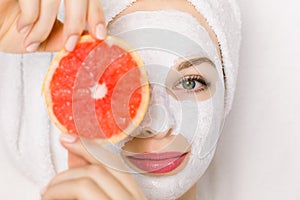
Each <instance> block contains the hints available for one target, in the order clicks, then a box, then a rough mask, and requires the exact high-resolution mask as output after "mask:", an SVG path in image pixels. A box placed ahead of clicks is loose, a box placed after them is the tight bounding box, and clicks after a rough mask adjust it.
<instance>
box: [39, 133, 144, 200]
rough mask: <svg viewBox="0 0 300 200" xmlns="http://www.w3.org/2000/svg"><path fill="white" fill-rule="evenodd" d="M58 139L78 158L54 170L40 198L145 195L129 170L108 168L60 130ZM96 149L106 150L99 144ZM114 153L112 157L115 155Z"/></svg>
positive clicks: (132, 196)
mask: <svg viewBox="0 0 300 200" xmlns="http://www.w3.org/2000/svg"><path fill="white" fill-rule="evenodd" d="M65 136H66V137H65ZM64 141H65V142H64ZM61 143H62V145H63V146H64V147H65V148H66V149H67V150H68V151H69V152H71V153H72V154H73V155H75V156H76V157H77V159H79V160H81V162H77V164H78V165H77V166H75V165H74V164H73V166H72V167H73V168H71V169H69V170H66V171H64V172H61V173H59V174H57V175H56V176H55V177H54V178H53V179H52V180H51V181H50V183H49V184H48V186H47V188H46V190H45V192H44V193H43V195H42V199H43V200H50V199H78V200H86V199H128V200H132V199H137V200H138V199H146V198H145V196H144V195H143V193H142V192H141V190H140V189H139V187H138V186H137V184H136V182H135V180H134V179H133V177H132V176H131V175H130V174H129V173H126V172H120V171H117V170H114V169H110V168H108V167H106V166H104V165H103V164H101V163H100V162H99V161H97V160H96V159H95V158H94V157H93V156H91V155H90V154H89V153H88V152H87V151H86V150H85V148H84V147H83V146H82V144H81V142H80V140H79V139H78V138H72V137H70V136H69V137H68V135H66V134H63V136H62V137H61ZM99 148H101V147H99ZM100 150H101V151H105V152H107V151H106V150H104V149H103V148H101V149H100ZM114 156H115V157H114V158H112V159H116V158H117V156H116V155H114ZM73 158H74V157H73ZM118 159H119V158H118ZM79 163H81V164H79ZM119 163H121V162H119ZM69 164H70V163H69ZM78 166H80V167H78Z"/></svg>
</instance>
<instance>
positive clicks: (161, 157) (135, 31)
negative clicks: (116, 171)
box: [107, 10, 224, 199]
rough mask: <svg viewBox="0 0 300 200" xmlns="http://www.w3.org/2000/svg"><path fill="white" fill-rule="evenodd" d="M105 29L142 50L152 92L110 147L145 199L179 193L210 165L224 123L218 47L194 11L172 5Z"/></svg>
mask: <svg viewBox="0 0 300 200" xmlns="http://www.w3.org/2000/svg"><path fill="white" fill-rule="evenodd" d="M109 34H110V35H114V36H117V37H119V38H122V39H124V40H125V41H127V42H128V43H129V44H131V45H132V46H133V47H134V49H135V51H137V53H138V54H139V55H140V56H141V58H142V60H143V61H144V64H145V68H146V70H147V73H148V76H149V82H150V88H151V97H150V102H149V107H148V110H147V113H146V115H145V118H144V119H143V121H142V123H141V124H140V126H139V127H138V128H137V129H136V130H135V132H134V133H133V134H132V136H131V137H128V138H127V139H125V140H124V141H121V142H119V143H117V144H114V145H112V146H110V147H107V148H108V149H110V150H112V151H114V152H115V153H117V154H119V155H120V156H121V157H122V159H123V161H124V163H125V165H126V166H127V167H128V169H127V170H128V171H129V172H130V173H131V174H132V175H133V176H134V177H135V179H136V181H137V183H138V184H139V185H140V187H141V189H142V190H143V191H144V193H145V194H146V196H147V197H148V198H149V199H174V198H178V197H180V196H181V195H183V194H184V193H185V192H186V191H187V190H189V189H190V188H191V187H192V186H193V185H194V184H195V183H196V182H197V181H198V180H199V178H200V177H201V176H202V175H203V173H204V171H205V170H206V168H207V167H208V165H209V163H210V161H211V159H212V156H213V153H214V150H215V147H216V142H217V140H218V137H219V133H220V130H221V128H222V125H223V116H224V81H223V72H222V64H221V61H220V57H219V54H218V49H217V47H216V45H215V44H214V42H213V41H212V40H211V38H210V36H209V34H208V32H207V30H206V29H205V28H204V27H203V26H201V24H200V23H199V22H198V21H197V20H196V19H195V18H194V17H192V16H191V15H190V14H187V13H183V12H178V11H175V10H168V11H151V12H150V11H143V12H133V13H130V14H128V15H124V16H122V17H120V18H119V19H118V20H116V21H114V22H113V23H112V24H110V26H109ZM108 165H109V164H108ZM111 167H113V168H116V166H111Z"/></svg>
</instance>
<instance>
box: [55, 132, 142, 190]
mask: <svg viewBox="0 0 300 200" xmlns="http://www.w3.org/2000/svg"><path fill="white" fill-rule="evenodd" d="M60 141H61V143H62V145H63V146H64V147H65V148H66V149H67V150H68V151H69V152H72V153H73V154H76V155H78V156H80V157H82V158H84V159H85V160H86V161H88V162H89V163H91V164H101V162H103V163H104V165H105V166H106V165H107V163H113V164H110V165H109V166H114V167H116V168H117V169H113V168H110V167H105V168H106V169H107V170H108V171H109V172H110V173H111V174H112V175H113V176H115V177H116V178H117V179H118V180H119V181H120V182H121V184H122V185H124V186H127V187H128V190H129V191H130V193H131V194H133V195H135V196H142V192H141V191H140V190H139V187H138V185H137V184H136V182H135V180H134V179H133V177H132V176H131V175H130V174H129V173H127V169H126V167H125V166H124V165H123V162H122V161H121V160H120V158H119V157H118V156H117V155H115V154H113V153H111V152H109V151H107V150H105V149H104V148H102V147H101V146H100V145H99V144H97V143H95V142H91V141H89V140H85V139H83V138H80V139H79V138H78V137H76V135H70V134H61V137H60ZM82 141H84V145H85V146H88V148H89V149H93V153H96V152H97V154H100V155H95V154H93V155H91V154H90V153H89V152H88V151H87V150H86V149H85V147H84V146H83V144H82ZM99 157H101V159H99V160H101V162H100V161H99V160H98V159H96V158H99ZM121 170H122V171H121Z"/></svg>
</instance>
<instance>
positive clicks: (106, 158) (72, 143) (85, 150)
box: [60, 134, 126, 171]
mask: <svg viewBox="0 0 300 200" xmlns="http://www.w3.org/2000/svg"><path fill="white" fill-rule="evenodd" d="M60 141H61V143H62V145H63V146H64V147H65V148H66V149H67V150H68V152H69V167H73V166H78V165H79V166H82V164H83V165H85V164H86V163H85V162H83V161H82V159H83V160H85V161H86V162H88V163H91V164H100V163H101V164H105V165H106V166H111V167H112V168H117V169H119V170H125V171H126V168H125V166H124V164H123V162H122V161H121V159H120V157H119V156H118V155H116V154H114V153H112V152H110V151H108V150H106V149H104V148H103V147H102V146H101V145H100V144H99V143H97V140H88V139H85V138H82V137H78V136H77V135H74V134H62V135H61V137H60Z"/></svg>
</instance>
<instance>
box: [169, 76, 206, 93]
mask: <svg viewBox="0 0 300 200" xmlns="http://www.w3.org/2000/svg"><path fill="white" fill-rule="evenodd" d="M207 86H208V84H207V83H206V82H205V80H203V78H202V77H200V76H187V77H183V78H182V79H181V80H179V81H178V82H177V84H176V85H175V89H183V90H187V91H193V92H198V91H202V90H204V89H206V88H207Z"/></svg>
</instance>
